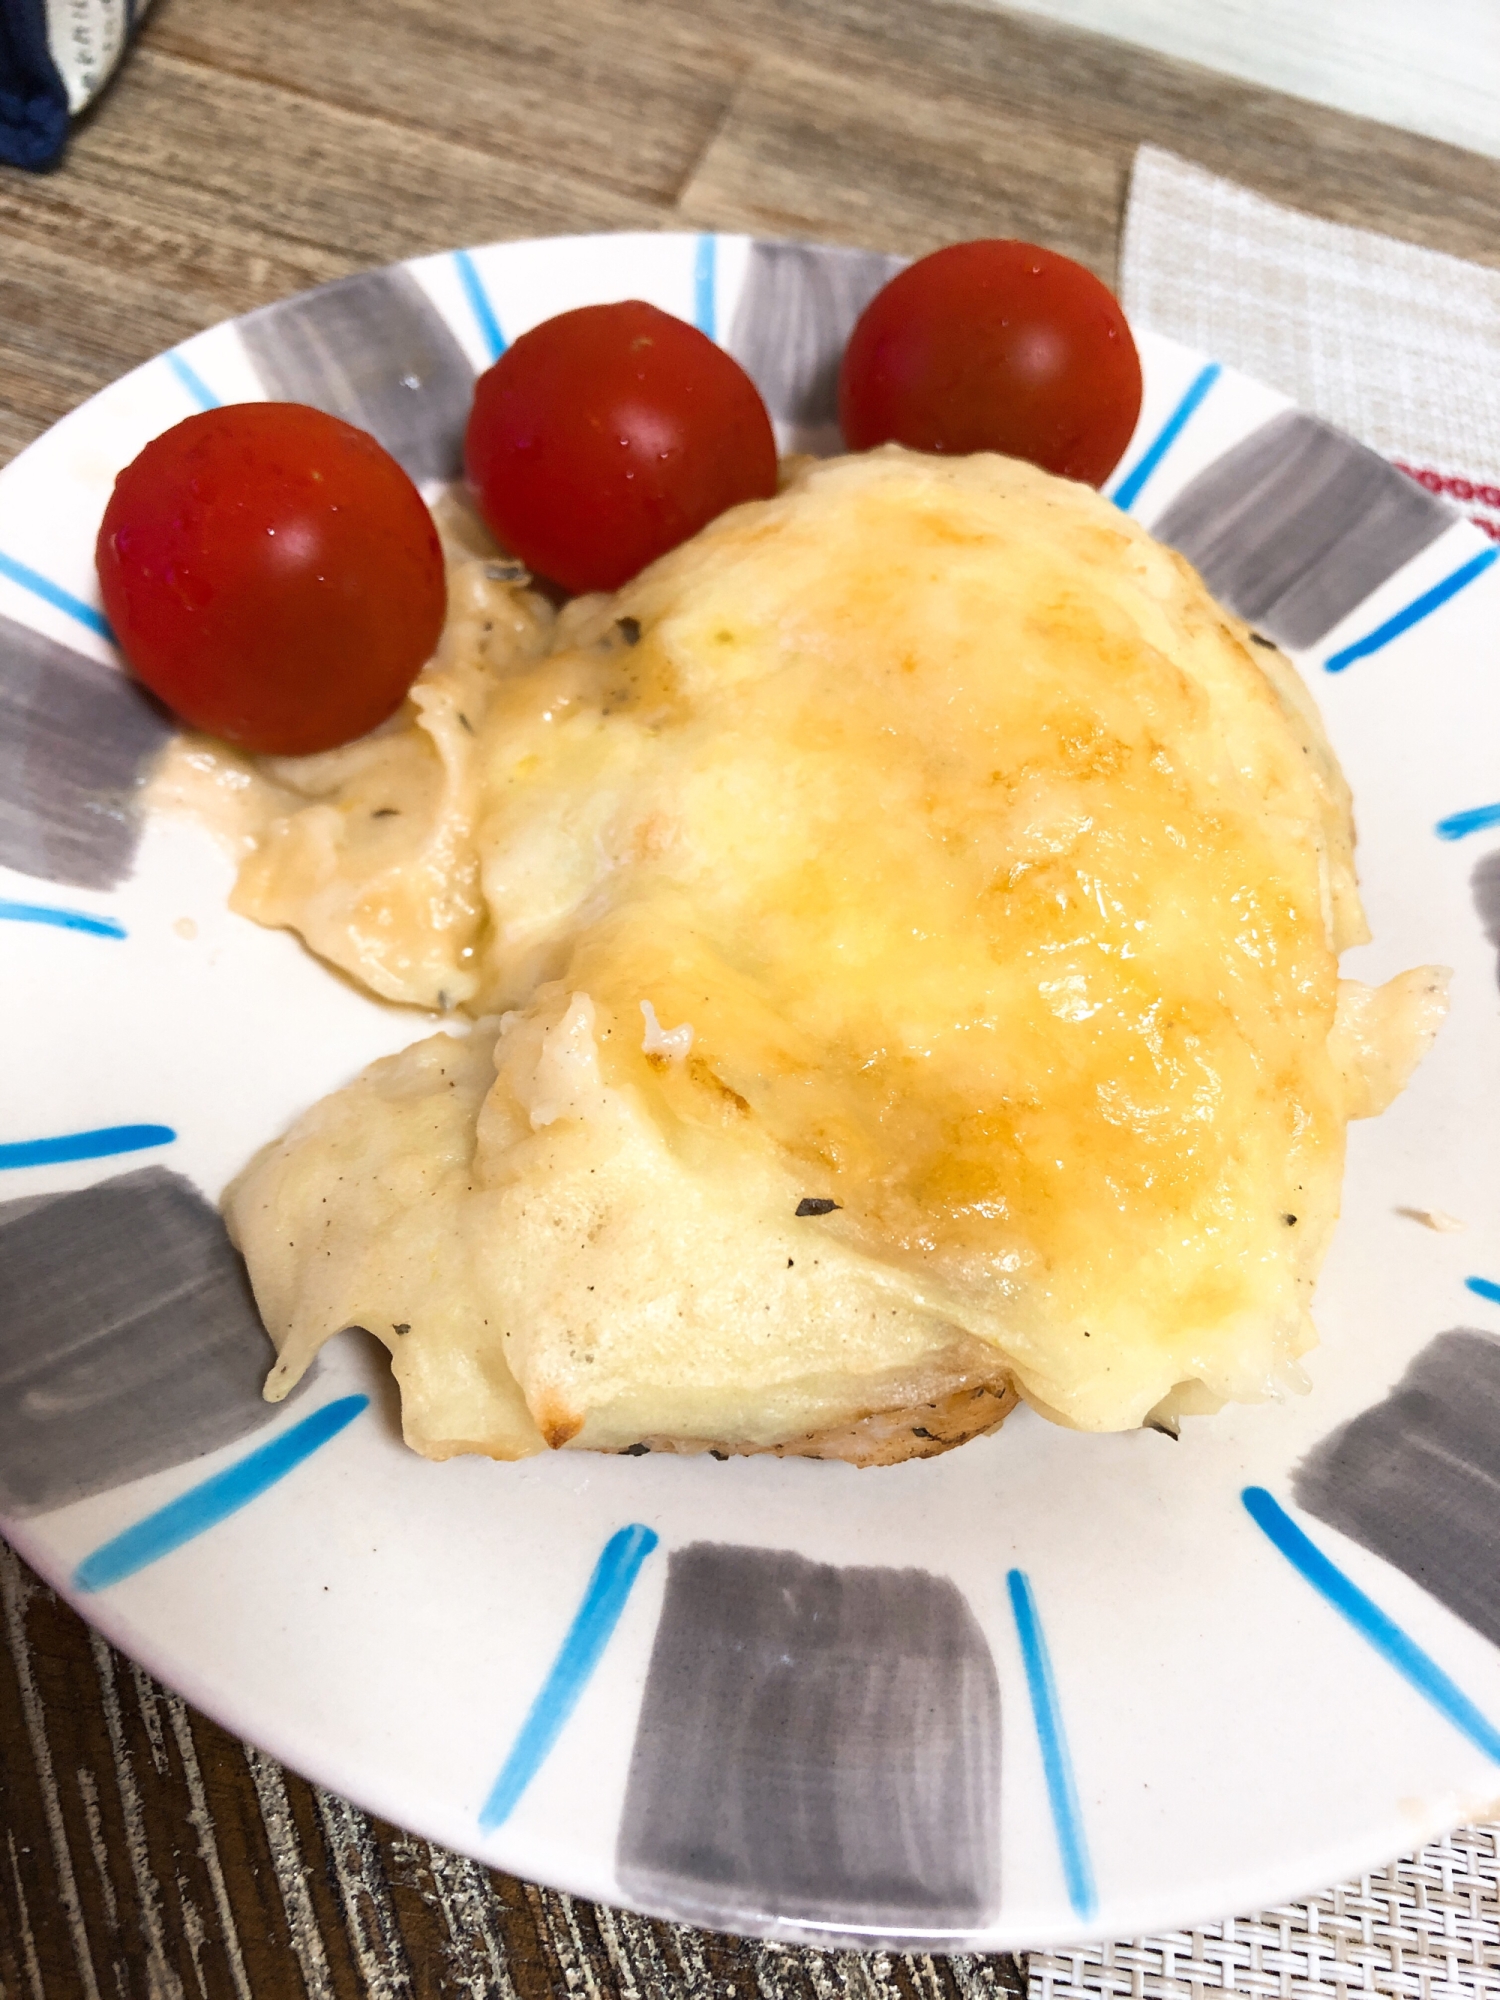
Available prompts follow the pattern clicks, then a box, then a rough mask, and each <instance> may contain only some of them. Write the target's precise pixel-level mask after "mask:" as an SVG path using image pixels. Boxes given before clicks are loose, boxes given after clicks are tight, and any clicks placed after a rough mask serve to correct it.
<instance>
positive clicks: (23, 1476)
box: [0, 1166, 302, 1515]
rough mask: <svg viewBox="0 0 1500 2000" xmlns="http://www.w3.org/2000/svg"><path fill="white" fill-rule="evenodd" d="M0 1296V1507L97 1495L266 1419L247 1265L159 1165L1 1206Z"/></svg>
mask: <svg viewBox="0 0 1500 2000" xmlns="http://www.w3.org/2000/svg"><path fill="white" fill-rule="evenodd" d="M0 1298H3V1300H4V1302H5V1310H4V1313H3V1315H0V1511H4V1512H5V1513H8V1514H11V1515H24V1514H31V1513H37V1512H40V1511H41V1510H43V1509H45V1508H48V1507H60V1506H62V1505H64V1504H65V1503H66V1502H68V1501H71V1500H81V1499H84V1498H86V1497H87V1496H88V1495H89V1494H92V1493H102V1492H105V1491H107V1490H108V1489H109V1488H110V1487H112V1486H122V1485H124V1484H125V1482H126V1481H127V1480H131V1479H139V1478H141V1477H142V1476H143V1475H144V1474H146V1473H148V1472H161V1471H164V1470H165V1469H166V1468H167V1467H168V1466H173V1465H182V1464H185V1463H186V1462H187V1461H188V1460H189V1459H192V1458H196V1457H198V1456H199V1455H200V1454H201V1453H203V1452H206V1451H212V1450H214V1449H216V1448H217V1447H218V1446H219V1445H223V1444H229V1443H231V1442H232V1441H233V1440H234V1439H235V1438H238V1437H243V1436H245V1435H246V1433H247V1432H249V1431H253V1430H258V1429H260V1428H261V1426H262V1425H264V1424H267V1423H270V1422H272V1421H274V1420H275V1419H276V1418H277V1417H278V1416H279V1414H280V1410H279V1408H278V1406H275V1405H273V1404H270V1403H267V1402H265V1401H263V1400H262V1397H261V1393H260V1391H261V1384H262V1383H263V1382H264V1380H265V1376H266V1371H267V1369H268V1368H269V1366H270V1364H271V1361H272V1359H273V1356H272V1352H271V1344H270V1342H269V1340H268V1339H267V1338H266V1334H265V1330H264V1328H263V1327H262V1326H261V1323H260V1315H259V1314H258V1313H257V1311H256V1309H255V1302H254V1300H253V1298H252V1296H251V1293H250V1286H249V1282H248V1280H247V1279H246V1276H245V1267H244V1265H243V1264H242V1263H241V1262H240V1259H239V1257H238V1255H237V1254H236V1252H235V1250H234V1248H233V1246H232V1245H231V1243H230V1241H229V1237H228V1235H227V1233H226V1232H225V1228H224V1224H223V1222H222V1221H221V1220H220V1217H219V1215H218V1212H217V1210H215V1209H214V1208H212V1207H211V1206H210V1205H209V1203H208V1202H206V1201H205V1200H204V1199H203V1197H202V1195H200V1194H199V1193H198V1191H197V1189H196V1188H194V1187H193V1186H192V1185H191V1183H190V1182H188V1181H186V1180H184V1179H183V1178H182V1176H181V1175H180V1174H174V1173H172V1172H170V1171H169V1170H168V1169H167V1168H166V1167H160V1166H154V1167H143V1168H139V1169H137V1170H136V1171H135V1172H133V1173H127V1174H119V1175H116V1176H115V1177H114V1178H112V1179H110V1180H105V1181H99V1182H97V1183H96V1184H95V1185H94V1186H93V1187H89V1188H82V1189H79V1190H76V1191H75V1192H72V1193H68V1194H50V1195H34V1196H30V1197H25V1198H23V1199H21V1200H19V1201H9V1202H5V1203H3V1204H0ZM295 1393H296V1394H297V1395H300V1394H301V1393H302V1388H301V1385H299V1388H298V1390H297V1391H296V1392H295Z"/></svg>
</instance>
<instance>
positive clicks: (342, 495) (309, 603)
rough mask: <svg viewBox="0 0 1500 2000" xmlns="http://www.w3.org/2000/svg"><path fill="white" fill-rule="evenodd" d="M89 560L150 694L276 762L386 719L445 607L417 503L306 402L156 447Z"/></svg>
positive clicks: (427, 649) (383, 463)
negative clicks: (275, 757)
mask: <svg viewBox="0 0 1500 2000" xmlns="http://www.w3.org/2000/svg"><path fill="white" fill-rule="evenodd" d="M96 561H97V563H98V568H99V583H100V587H101V590H102V592H103V596H104V609H105V612H106V614H107V616H108V618H109V621H110V624H111V625H112V626H113V627H114V630H115V636H116V638H117V639H118V640H119V642H120V647H121V650H122V651H123V652H124V654H125V657H126V659H127V660H128V661H129V663H130V666H131V668H132V669H133V670H134V672H135V673H136V674H137V675H138V676H139V678H140V679H141V680H143V681H144V682H145V683H146V685H147V687H149V688H150V689H151V690H152V692H153V693H155V694H157V695H159V696H160V697H161V699H162V700H163V701H164V702H165V703H166V704H167V706H168V707H169V708H171V709H173V710H175V712H176V713H177V714H178V715H179V716H181V718H182V719H183V721H184V722H187V723H189V724H191V725H192V727H193V728H195V729H203V730H207V731H208V732H209V733H210V734H211V735H214V736H221V737H224V738H225V739H226V740H227V741H229V742H231V743H235V744H238V745H239V746H240V747H241V748H242V749H245V750H251V751H257V752H263V753H268V754H272V755H279V756H301V755H305V754H307V753H309V752H312V751H316V750H329V749H332V748H333V747H334V746H335V745H336V744H339V743H347V742H349V741H350V739H351V738H353V737H355V736H361V735H363V734H364V732H365V731H366V730H367V729H373V728H374V726H375V725H376V723H378V722H383V721H384V720H385V718H386V717H387V716H388V715H390V714H391V713H392V711H393V710H394V709H395V708H396V707H397V706H398V705H399V703H400V701H401V699H402V696H403V695H404V694H405V693H406V690H407V688H408V687H409V686H410V685H411V682H412V680H413V679H414V678H415V676H416V674H417V672H418V671H419V670H420V668H421V667H422V665H423V663H424V662H425V661H426V660H427V659H428V658H429V656H430V655H431V653H432V650H433V648H434V647H435V646H436V644H437V641H438V636H439V634H440V633H441V631H442V626H443V618H444V613H445V611H446V601H447V593H446V586H445V580H444V574H443V556H442V548H441V546H440V544H439V542H438V537H437V531H436V529H435V528H434V526H433V523H432V516H431V515H430V514H429V513H428V511H427V509H426V507H425V506H424V505H423V502H422V496H421V494H420V493H418V491H417V489H416V487H415V486H413V484H412V482H411V480H410V479H409V478H408V477H407V475H406V474H405V472H403V471H402V469H401V467H400V466H399V465H398V464H397V463H396V461H395V460H394V459H393V458H392V457H391V456H390V454H389V453H388V452H387V451H386V450H385V449H384V448H383V447H382V446H381V445H379V444H377V443H376V441H375V439H374V438H372V437H371V436H369V434H368V433H367V432H365V431H361V430H356V429H355V428H354V426H353V425H352V424H346V423H343V422H341V421H340V420H339V418H337V417H330V416H327V415H325V414H324V413H323V412H322V411H321V410H314V409H309V408H308V407H306V406H305V405H304V404H301V403H236V404H231V405H229V406H228V407H226V408H224V409H220V410H206V411H204V412H203V413H202V414H201V415H199V416H195V417H189V418H188V419H187V421H186V422H185V423H180V424H178V425H176V426H175V427H174V428H173V429H172V430H169V431H166V432H164V433H163V434H162V436H161V437H159V438H156V439H154V440H153V442H152V443H150V444H148V445H147V446H146V449H145V450H144V451H143V452H142V453H141V454H140V456H139V457H138V458H136V459H134V460H133V461H132V462H131V464H129V465H127V466H126V468H125V470H124V471H123V472H122V473H121V474H120V476H119V478H118V479H117V480H116V481H115V489H114V492H113V493H112V495H111V496H110V501H109V505H108V506H107V507H106V508H105V510H104V520H103V523H102V525H101V526H100V529H99V540H98V545H97V549H96Z"/></svg>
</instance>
